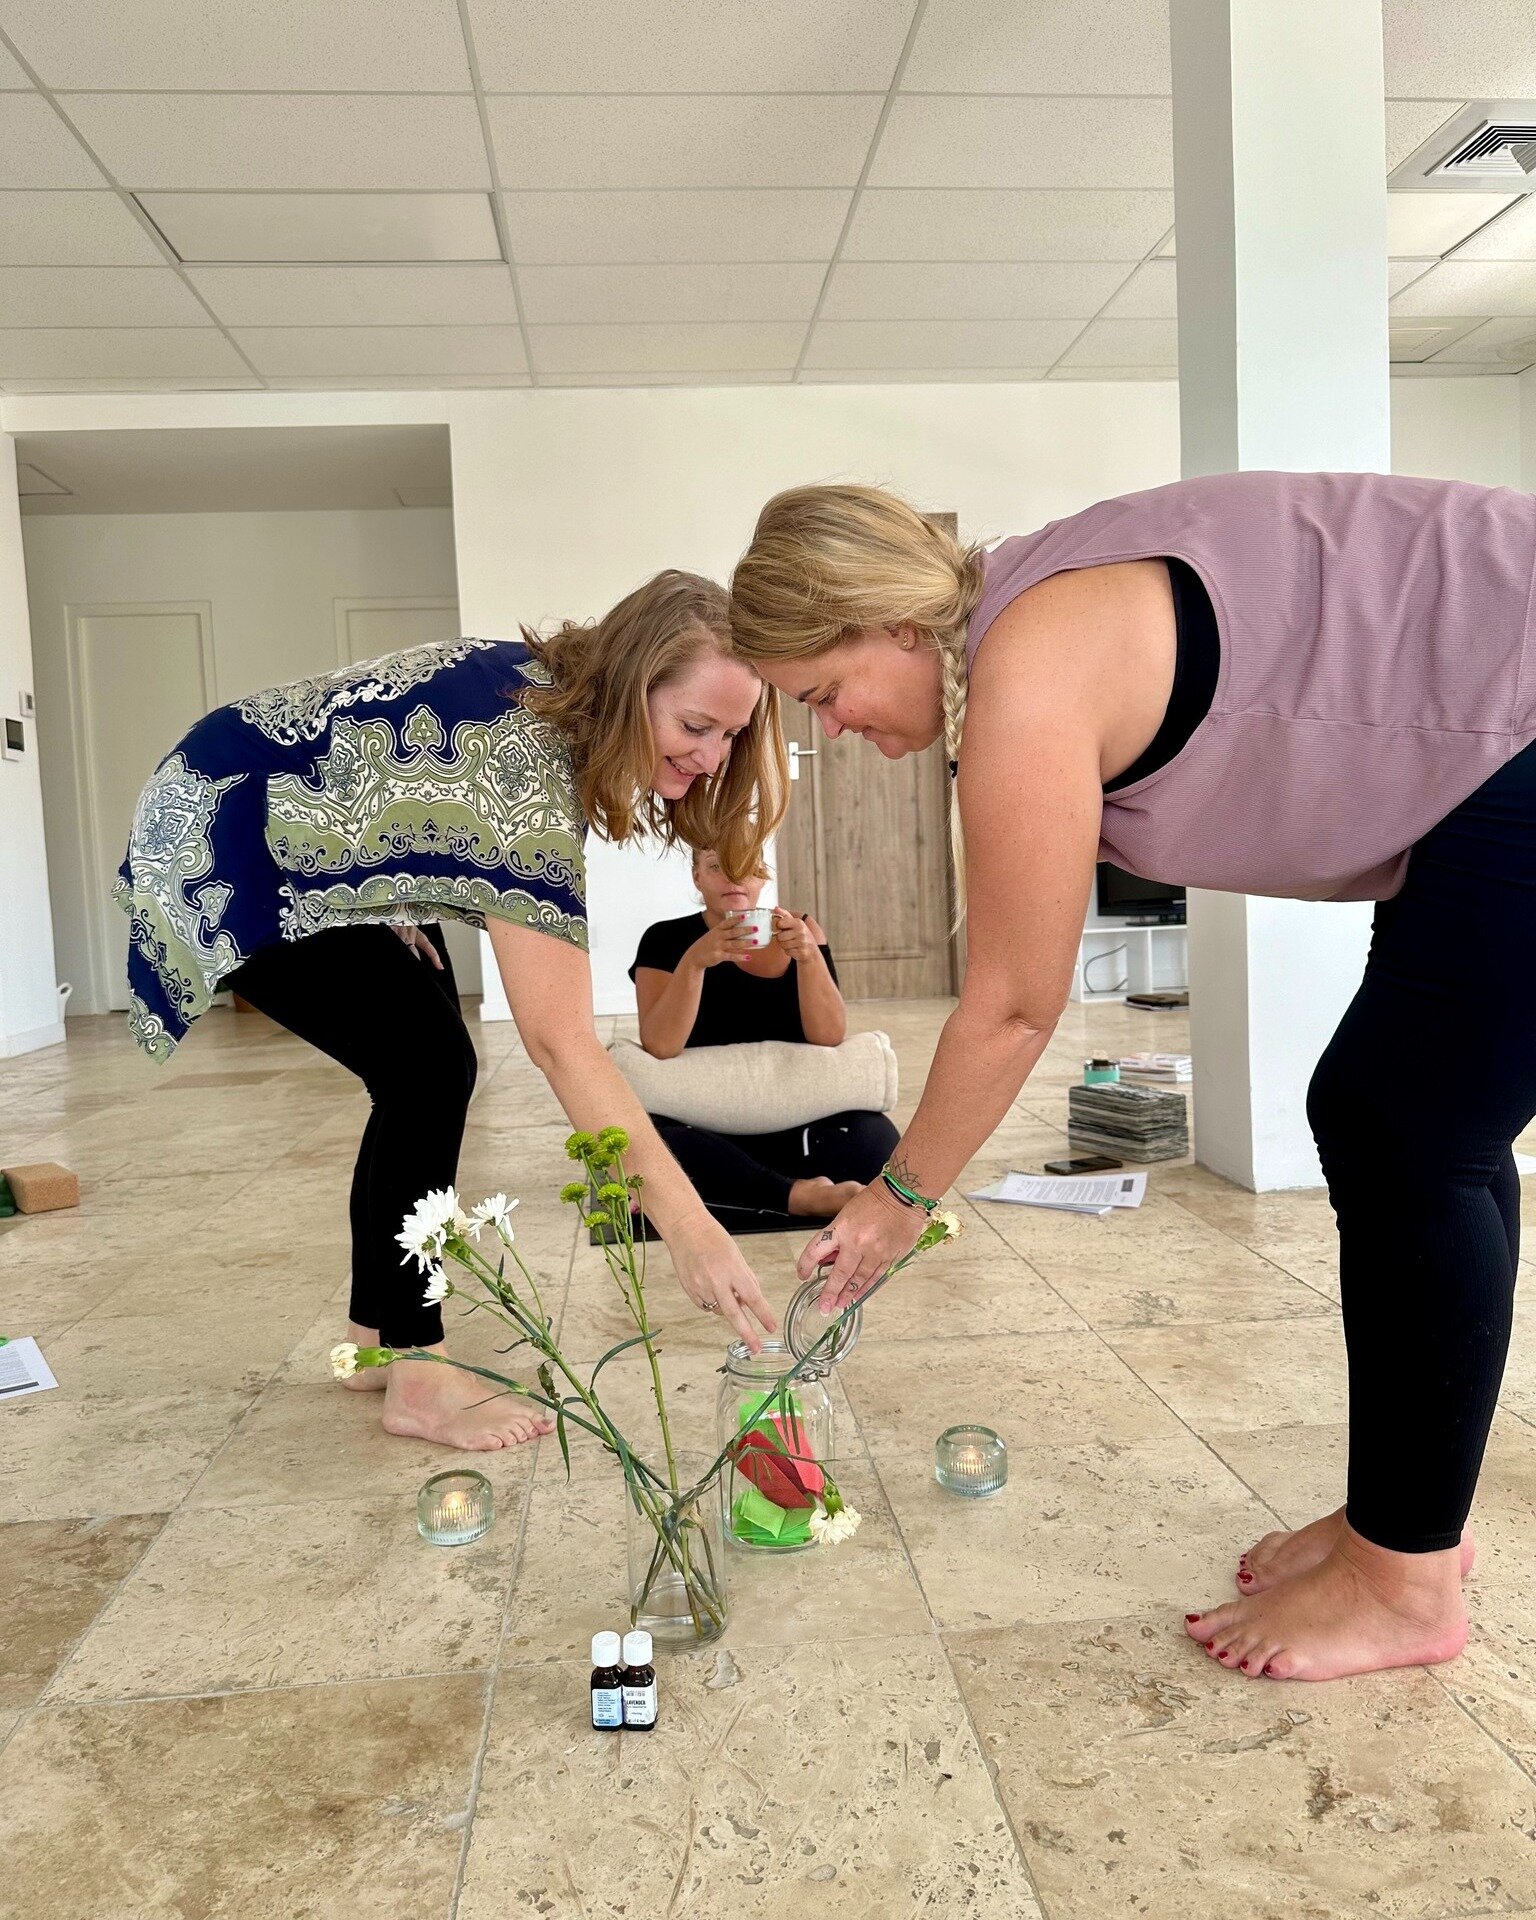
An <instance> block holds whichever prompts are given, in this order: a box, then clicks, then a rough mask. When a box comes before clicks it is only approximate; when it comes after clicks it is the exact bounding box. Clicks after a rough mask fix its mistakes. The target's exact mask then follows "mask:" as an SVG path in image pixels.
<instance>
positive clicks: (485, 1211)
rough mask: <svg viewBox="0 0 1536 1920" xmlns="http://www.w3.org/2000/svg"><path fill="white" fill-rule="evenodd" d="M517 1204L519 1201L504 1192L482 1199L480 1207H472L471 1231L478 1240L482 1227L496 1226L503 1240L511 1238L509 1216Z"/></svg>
mask: <svg viewBox="0 0 1536 1920" xmlns="http://www.w3.org/2000/svg"><path fill="white" fill-rule="evenodd" d="M516 1205H517V1202H516V1201H515V1200H509V1199H508V1198H507V1196H506V1195H505V1194H504V1193H493V1194H492V1195H491V1197H490V1198H489V1199H488V1200H482V1201H481V1202H480V1204H479V1206H478V1207H471V1208H470V1210H469V1220H470V1227H469V1230H470V1232H471V1233H472V1234H473V1235H474V1236H475V1238H476V1239H477V1240H478V1239H479V1237H480V1229H481V1228H482V1227H494V1228H495V1229H496V1231H497V1233H498V1234H500V1236H501V1237H502V1239H503V1240H510V1239H511V1238H512V1228H511V1225H510V1224H509V1216H510V1214H511V1212H512V1209H513V1208H514V1207H515V1206H516Z"/></svg>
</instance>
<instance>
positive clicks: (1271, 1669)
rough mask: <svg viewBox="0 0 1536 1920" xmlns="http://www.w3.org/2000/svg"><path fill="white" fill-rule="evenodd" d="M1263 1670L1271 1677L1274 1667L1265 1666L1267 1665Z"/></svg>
mask: <svg viewBox="0 0 1536 1920" xmlns="http://www.w3.org/2000/svg"><path fill="white" fill-rule="evenodd" d="M1264 1671H1265V1672H1266V1673H1267V1674H1269V1675H1270V1676H1271V1677H1273V1675H1274V1671H1275V1670H1274V1668H1273V1667H1268V1666H1267V1667H1265V1669H1264Z"/></svg>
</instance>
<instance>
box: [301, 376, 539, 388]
mask: <svg viewBox="0 0 1536 1920" xmlns="http://www.w3.org/2000/svg"><path fill="white" fill-rule="evenodd" d="M267 385H268V386H269V387H271V388H272V389H273V390H274V391H276V392H283V393H436V392H439V391H461V390H463V389H465V388H477V389H480V388H498V387H529V386H532V385H533V382H532V381H531V380H530V379H529V377H528V375H527V374H526V373H408V374H400V373H366V374H344V373H325V374H288V373H285V374H273V375H272V376H271V377H270V378H269V379H268V381H267Z"/></svg>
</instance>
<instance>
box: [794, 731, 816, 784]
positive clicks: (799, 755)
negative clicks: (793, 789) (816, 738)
mask: <svg viewBox="0 0 1536 1920" xmlns="http://www.w3.org/2000/svg"><path fill="white" fill-rule="evenodd" d="M817 751H818V749H817V748H815V747H802V746H801V745H799V743H798V742H797V741H794V740H791V741H790V742H789V777H790V779H791V780H798V779H799V778H800V762H801V761H802V760H814V759H815V758H816V754H817Z"/></svg>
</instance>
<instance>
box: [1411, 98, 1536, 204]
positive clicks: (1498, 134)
mask: <svg viewBox="0 0 1536 1920" xmlns="http://www.w3.org/2000/svg"><path fill="white" fill-rule="evenodd" d="M1387 185H1388V186H1389V187H1395V188H1397V189H1399V190H1401V189H1402V188H1405V187H1407V188H1413V187H1435V188H1439V189H1441V190H1442V191H1443V190H1444V189H1445V188H1447V187H1450V188H1457V187H1461V188H1465V189H1466V190H1468V191H1470V192H1473V193H1487V192H1488V191H1489V189H1490V188H1495V189H1502V190H1503V191H1504V192H1506V193H1532V192H1536V101H1532V100H1474V101H1472V102H1470V103H1469V104H1468V105H1467V106H1465V107H1463V108H1462V110H1461V112H1460V113H1458V114H1456V115H1455V117H1454V118H1453V119H1451V120H1448V121H1447V122H1446V124H1445V125H1444V126H1443V127H1441V128H1440V129H1439V130H1438V131H1437V132H1435V133H1433V134H1431V136H1430V137H1429V139H1428V140H1426V141H1425V142H1424V143H1423V145H1422V146H1420V147H1418V148H1416V149H1415V151H1414V152H1413V153H1411V154H1409V156H1408V158H1407V159H1406V160H1405V161H1403V163H1402V165H1401V166H1399V167H1394V168H1393V170H1392V172H1391V174H1390V175H1389V176H1388V179H1387Z"/></svg>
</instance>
